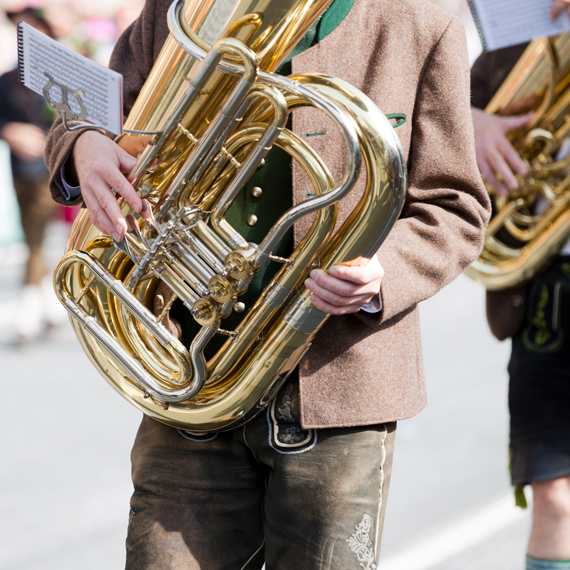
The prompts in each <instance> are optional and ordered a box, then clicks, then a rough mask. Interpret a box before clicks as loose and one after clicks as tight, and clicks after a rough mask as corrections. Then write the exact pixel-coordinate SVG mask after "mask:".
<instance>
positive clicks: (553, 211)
mask: <svg viewBox="0 0 570 570" xmlns="http://www.w3.org/2000/svg"><path fill="white" fill-rule="evenodd" d="M485 110H486V111H487V112H488V113H497V114H499V115H519V114H522V113H526V112H528V111H531V110H534V111H535V115H534V117H533V119H532V123H531V125H530V126H529V127H527V128H525V129H524V130H523V131H524V132H521V131H517V132H514V133H512V135H511V141H512V143H513V145H514V147H515V148H516V150H517V151H518V152H519V154H520V156H521V157H522V158H523V160H524V161H525V162H526V164H527V166H528V169H529V173H528V175H526V176H524V177H521V176H519V177H518V179H519V187H518V189H517V190H515V191H510V192H509V195H508V196H501V195H498V194H497V193H496V192H494V190H493V189H492V188H489V191H490V193H491V197H492V201H493V209H494V217H493V218H492V220H491V222H490V224H489V227H488V229H487V233H486V236H485V246H484V248H483V251H482V253H481V255H480V257H479V259H478V260H476V261H475V262H474V263H473V264H472V265H471V267H469V268H468V269H467V271H466V274H467V275H468V276H470V277H472V278H473V279H475V280H476V281H479V282H480V283H482V284H483V285H485V287H486V288H487V289H489V290H496V289H506V288H509V287H514V286H517V285H520V284H522V283H524V282H525V281H528V280H530V279H531V278H532V277H533V276H534V275H536V273H538V272H539V271H540V270H541V269H543V268H544V267H545V266H546V265H547V264H548V262H549V261H551V260H552V259H553V258H554V257H556V256H557V255H558V254H559V253H560V250H561V249H562V247H563V246H564V244H565V242H566V241H567V240H568V238H570V147H569V146H568V144H569V143H568V139H569V137H570V33H567V34H563V35H560V36H557V37H554V38H540V39H537V40H534V41H533V42H531V43H530V44H529V46H528V47H527V49H526V51H525V52H524V53H523V55H522V57H521V58H520V59H519V61H518V63H517V64H516V66H515V67H514V68H513V70H512V71H511V73H510V75H509V76H508V77H507V79H506V80H505V82H504V83H503V85H502V86H501V88H500V89H499V90H498V91H497V93H496V94H495V96H494V98H493V99H492V100H491V102H490V103H489V105H488V106H487V108H486V109H485Z"/></svg>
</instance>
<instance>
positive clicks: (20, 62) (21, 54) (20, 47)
mask: <svg viewBox="0 0 570 570" xmlns="http://www.w3.org/2000/svg"><path fill="white" fill-rule="evenodd" d="M18 79H19V80H20V83H21V84H22V85H25V84H26V83H25V76H24V22H18Z"/></svg>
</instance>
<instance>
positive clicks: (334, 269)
mask: <svg viewBox="0 0 570 570" xmlns="http://www.w3.org/2000/svg"><path fill="white" fill-rule="evenodd" d="M329 275H332V276H333V277H336V276H337V275H338V269H337V268H336V267H331V268H330V269H329Z"/></svg>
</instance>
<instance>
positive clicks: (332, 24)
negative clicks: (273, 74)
mask: <svg viewBox="0 0 570 570" xmlns="http://www.w3.org/2000/svg"><path fill="white" fill-rule="evenodd" d="M355 2H356V0H333V2H332V4H330V6H329V7H328V8H327V9H326V10H325V11H324V12H323V14H321V16H320V18H319V19H318V20H317V21H316V22H315V23H314V24H313V25H312V26H311V29H310V30H309V31H308V32H307V33H306V34H305V35H304V36H303V37H302V38H301V40H300V41H299V43H298V44H297V45H296V46H295V47H294V48H293V51H292V52H291V53H290V54H289V55H288V56H287V59H286V60H285V61H284V63H289V62H290V61H291V60H292V59H293V58H294V57H295V56H296V55H299V54H300V53H303V52H304V51H306V50H308V49H309V48H310V47H313V46H314V45H316V44H318V43H319V42H320V41H322V40H323V39H324V38H326V37H327V36H328V35H329V34H330V33H331V32H333V31H334V30H335V29H336V28H337V26H338V25H339V24H340V23H341V22H342V21H343V20H344V19H345V18H346V16H347V15H348V13H349V12H350V10H351V8H352V7H353V6H354V3H355Z"/></svg>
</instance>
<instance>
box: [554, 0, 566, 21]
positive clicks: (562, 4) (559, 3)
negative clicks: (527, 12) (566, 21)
mask: <svg viewBox="0 0 570 570" xmlns="http://www.w3.org/2000/svg"><path fill="white" fill-rule="evenodd" d="M562 10H566V12H568V15H569V16H570V0H554V2H552V6H551V8H550V19H551V20H556V18H558V16H560V14H561V13H562Z"/></svg>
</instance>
